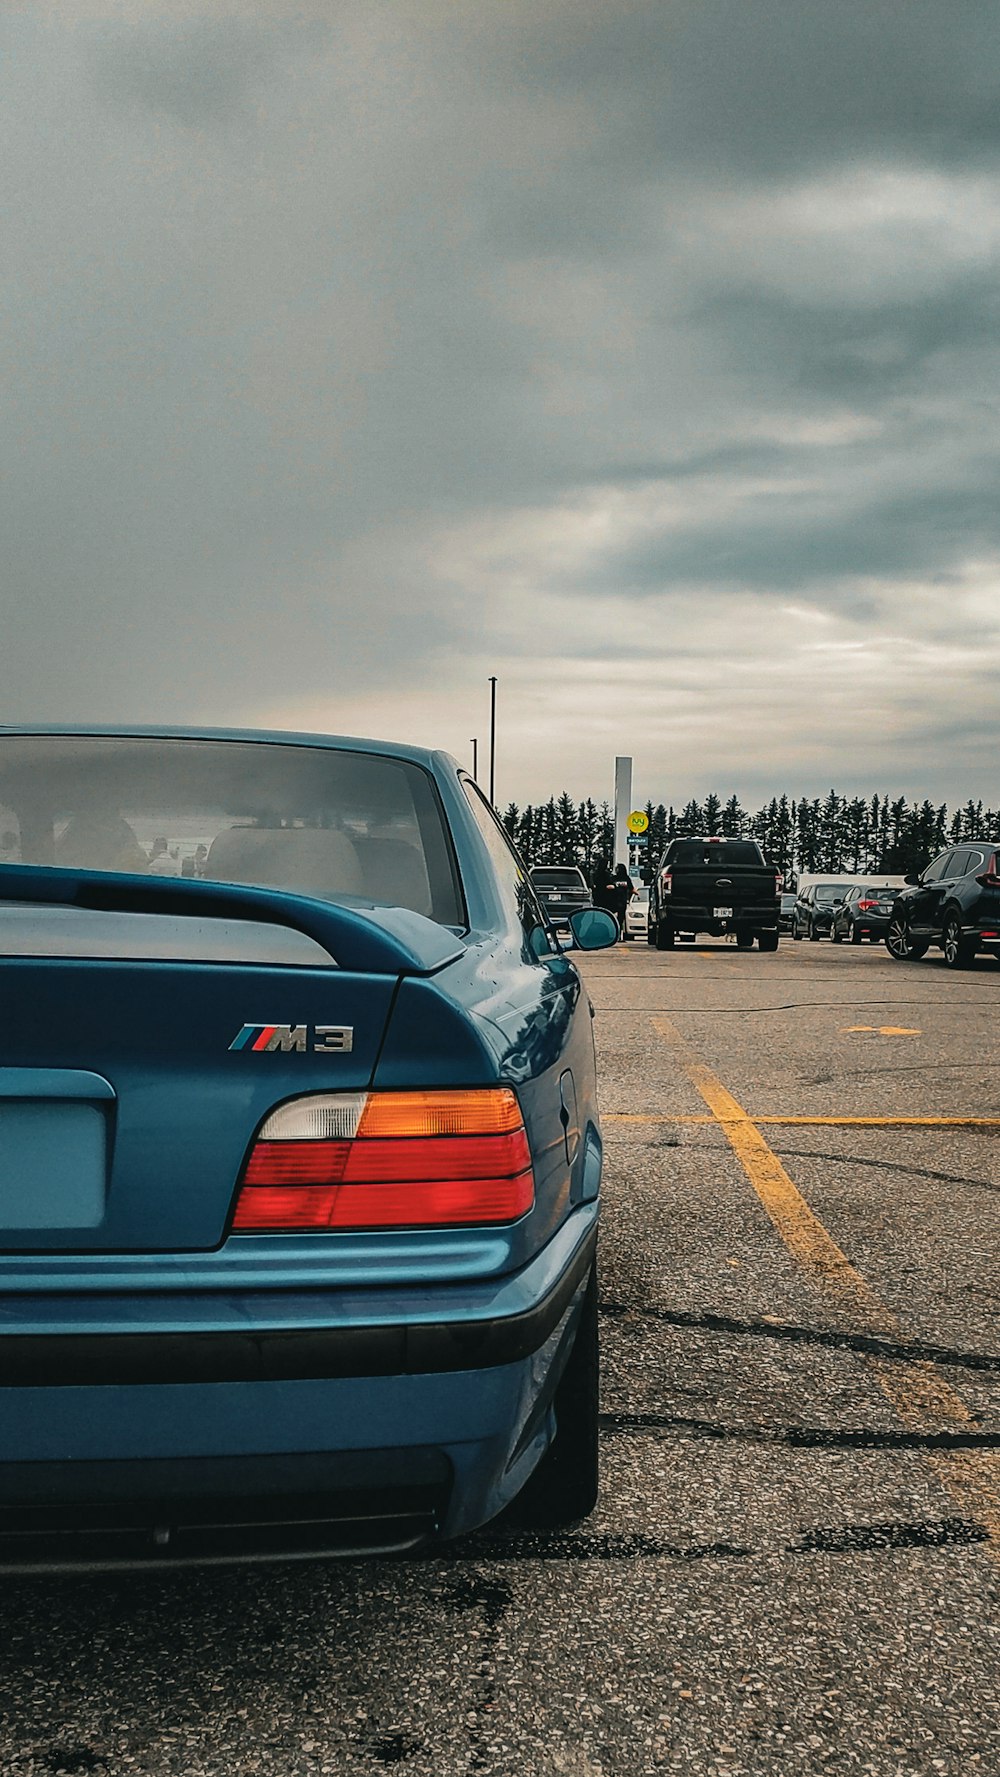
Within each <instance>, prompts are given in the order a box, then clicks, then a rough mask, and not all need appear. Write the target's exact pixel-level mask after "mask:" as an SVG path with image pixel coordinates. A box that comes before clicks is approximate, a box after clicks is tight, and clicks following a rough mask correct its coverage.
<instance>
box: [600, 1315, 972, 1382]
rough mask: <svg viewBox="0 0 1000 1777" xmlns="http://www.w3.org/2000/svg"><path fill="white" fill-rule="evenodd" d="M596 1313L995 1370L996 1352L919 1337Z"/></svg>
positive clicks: (725, 1318)
mask: <svg viewBox="0 0 1000 1777" xmlns="http://www.w3.org/2000/svg"><path fill="white" fill-rule="evenodd" d="M600 1311H601V1313H602V1314H604V1315H606V1316H607V1317H608V1318H609V1319H612V1320H627V1319H634V1320H658V1321H665V1322H666V1323H667V1325H668V1326H674V1327H687V1328H689V1329H691V1331H693V1332H707V1333H732V1334H736V1335H737V1336H738V1337H742V1336H747V1337H749V1338H753V1339H779V1340H781V1339H784V1340H787V1341H788V1342H789V1343H790V1344H793V1345H823V1346H827V1347H829V1348H831V1349H833V1350H840V1351H860V1352H864V1353H865V1355H866V1356H870V1357H884V1358H899V1359H901V1360H903V1361H904V1362H907V1363H911V1362H913V1361H914V1360H916V1361H918V1362H924V1361H926V1362H930V1363H935V1364H943V1365H950V1366H951V1367H952V1368H955V1369H962V1370H991V1371H992V1370H997V1371H1000V1357H993V1356H991V1355H990V1354H989V1353H988V1352H981V1351H953V1350H952V1349H951V1348H950V1347H948V1346H946V1345H928V1344H924V1343H923V1342H922V1341H920V1340H895V1339H880V1338H878V1337H877V1336H876V1335H874V1334H872V1333H846V1332H844V1333H840V1332H836V1331H835V1330H834V1329H833V1328H828V1327H803V1326H798V1325H796V1323H795V1322H794V1321H768V1320H737V1319H735V1318H734V1317H730V1316H728V1315H724V1314H711V1313H707V1314H693V1313H688V1312H685V1311H684V1310H682V1309H673V1308H651V1307H649V1306H646V1305H642V1304H632V1303H629V1302H602V1303H601V1310H600Z"/></svg>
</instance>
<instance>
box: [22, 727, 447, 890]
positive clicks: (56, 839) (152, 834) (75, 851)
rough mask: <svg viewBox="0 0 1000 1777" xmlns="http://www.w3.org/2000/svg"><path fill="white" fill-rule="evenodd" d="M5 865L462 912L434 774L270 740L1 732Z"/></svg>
mask: <svg viewBox="0 0 1000 1777" xmlns="http://www.w3.org/2000/svg"><path fill="white" fill-rule="evenodd" d="M0 846H2V849H0V861H2V862H4V863H25V864H43V865H62V866H66V867H68V868H71V869H78V870H125V871H129V872H133V873H135V874H138V875H143V876H188V877H203V878H204V879H205V880H206V881H214V882H238V883H248V884H250V885H251V886H255V887H260V888H277V889H290V890H293V891H294V890H297V891H298V892H299V893H301V894H308V895H317V896H319V897H320V898H321V899H325V900H336V901H343V902H347V903H350V902H355V903H358V904H362V905H363V904H365V903H366V902H367V903H369V904H370V903H372V902H379V903H383V904H388V905H391V906H397V907H408V908H410V909H412V911H413V912H415V913H423V914H426V915H428V916H429V917H430V918H431V919H435V920H438V921H439V922H440V923H441V924H442V925H461V924H462V923H463V911H462V906H461V899H460V894H459V888H458V882H457V876H456V871H455V866H454V861H453V856H452V849H451V844H450V840H449V836H448V833H447V830H446V827H445V822H444V816H443V813H442V810H441V806H440V803H439V801H438V796H437V791H436V789H435V787H434V784H433V782H432V780H431V778H430V777H429V776H428V774H427V773H426V772H425V771H424V770H422V768H421V767H420V766H418V765H413V764H411V763H410V762H408V761H407V760H403V759H394V758H390V757H388V756H386V755H385V754H380V753H360V752H349V751H347V750H346V749H342V748H337V747H322V746H315V747H311V746H302V745H298V744H289V745H284V744H281V743H274V742H259V741H258V742H253V741H226V740H198V739H181V738H177V739H169V740H168V739H146V738H145V737H142V738H125V737H122V738H105V737H98V736H90V735H88V736H82V737H77V736H73V737H70V736H65V735H31V736H26V735H9V736H0Z"/></svg>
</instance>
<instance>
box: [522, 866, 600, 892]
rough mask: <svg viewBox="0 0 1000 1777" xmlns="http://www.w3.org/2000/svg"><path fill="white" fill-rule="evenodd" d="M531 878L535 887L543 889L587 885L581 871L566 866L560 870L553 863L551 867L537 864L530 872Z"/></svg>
mask: <svg viewBox="0 0 1000 1777" xmlns="http://www.w3.org/2000/svg"><path fill="white" fill-rule="evenodd" d="M531 880H532V882H533V883H534V885H535V887H536V888H543V889H558V888H583V889H585V888H586V886H587V884H586V883H585V881H584V879H583V873H582V871H580V870H572V869H568V868H567V869H562V870H560V869H558V868H557V867H556V866H555V865H553V866H552V867H551V868H550V867H549V866H548V865H544V866H543V865H537V866H536V868H535V869H534V870H532V872H531Z"/></svg>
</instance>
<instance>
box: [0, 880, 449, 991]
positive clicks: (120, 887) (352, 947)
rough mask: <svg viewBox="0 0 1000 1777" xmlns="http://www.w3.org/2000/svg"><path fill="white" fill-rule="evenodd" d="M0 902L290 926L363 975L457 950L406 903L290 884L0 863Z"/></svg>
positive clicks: (430, 966) (445, 959)
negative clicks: (352, 903) (361, 902)
mask: <svg viewBox="0 0 1000 1777" xmlns="http://www.w3.org/2000/svg"><path fill="white" fill-rule="evenodd" d="M2 901H18V902H27V903H29V904H30V905H34V906H50V907H80V908H84V909H86V910H87V911H88V912H95V913H156V914H165V915H167V916H168V917H171V916H174V915H178V914H179V915H182V916H183V915H188V916H190V917H192V918H196V919H197V918H201V919H245V920H253V921H257V922H258V923H261V924H265V925H276V926H288V927H289V928H290V929H291V930H292V931H293V932H303V933H304V934H305V936H306V937H307V938H312V939H313V941H314V943H316V944H319V945H320V946H321V947H322V948H323V949H324V950H325V951H326V952H327V954H328V955H329V956H330V957H331V959H332V960H333V961H334V962H335V963H336V964H337V965H338V967H340V968H342V969H351V970H353V971H355V972H357V973H359V974H363V975H433V974H435V973H436V972H437V970H438V969H443V968H444V967H445V965H446V964H447V963H450V962H454V961H455V959H456V957H458V956H460V955H461V954H462V947H461V945H460V944H459V942H458V940H457V939H456V937H455V934H454V932H450V931H448V930H447V929H446V928H445V927H444V926H440V925H437V924H436V923H435V922H434V920H432V919H425V918H424V917H423V915H422V914H420V913H411V912H410V910H409V909H408V908H406V907H371V908H367V907H366V908H365V909H363V910H362V909H360V908H358V909H355V908H353V907H343V906H341V905H340V904H339V903H337V902H334V901H321V900H319V899H317V898H316V897H315V896H312V895H299V894H294V893H293V892H292V891H290V890H288V889H271V888H250V887H248V886H246V887H245V886H244V885H243V884H241V883H230V882H204V881H201V880H199V879H198V878H188V877H183V878H174V879H171V878H170V877H155V878H150V877H145V876H131V875H127V874H125V873H124V872H119V871H110V870H109V871H104V870H63V869H60V868H49V867H48V865H41V864H0V902H2Z"/></svg>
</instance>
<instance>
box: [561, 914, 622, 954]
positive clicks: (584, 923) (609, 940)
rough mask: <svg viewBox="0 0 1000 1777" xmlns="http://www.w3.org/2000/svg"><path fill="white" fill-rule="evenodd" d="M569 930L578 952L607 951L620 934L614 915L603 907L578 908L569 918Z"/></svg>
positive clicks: (615, 942)
mask: <svg viewBox="0 0 1000 1777" xmlns="http://www.w3.org/2000/svg"><path fill="white" fill-rule="evenodd" d="M569 929H570V931H571V932H572V934H573V937H574V939H575V940H576V944H577V946H578V948H579V949H580V950H607V949H608V947H609V945H611V944H617V942H618V939H619V938H620V936H621V933H620V932H619V930H618V921H617V920H616V919H615V917H614V915H613V914H611V913H608V912H606V911H605V909H604V908H603V907H579V908H577V911H576V912H575V913H571V914H570V916H569Z"/></svg>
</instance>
